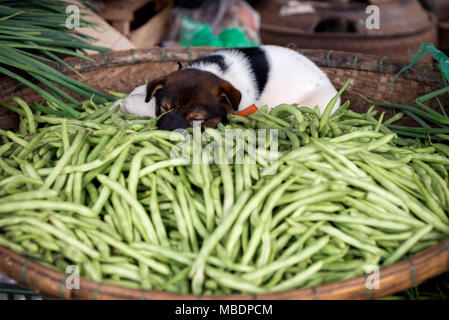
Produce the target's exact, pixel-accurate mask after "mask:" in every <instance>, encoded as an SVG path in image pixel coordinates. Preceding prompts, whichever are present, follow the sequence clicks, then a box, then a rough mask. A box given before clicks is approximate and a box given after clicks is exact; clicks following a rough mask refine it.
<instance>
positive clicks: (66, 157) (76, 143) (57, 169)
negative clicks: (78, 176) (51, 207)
mask: <svg viewBox="0 0 449 320" xmlns="http://www.w3.org/2000/svg"><path fill="white" fill-rule="evenodd" d="M84 135H85V130H80V131H79V133H78V135H77V136H76V138H75V140H74V141H73V143H72V145H71V146H70V148H69V149H68V150H67V152H66V153H64V156H63V157H62V158H61V159H60V160H59V161H58V163H57V164H56V166H55V167H54V169H53V170H52V171H51V172H50V173H49V175H48V176H47V178H46V179H45V181H44V185H43V186H42V188H43V189H45V188H50V187H51V185H52V184H53V183H54V182H55V180H56V178H57V176H58V175H59V174H60V173H61V172H62V169H63V168H64V166H65V165H66V164H67V163H68V162H69V161H70V159H71V157H72V156H73V154H74V153H75V152H76V151H77V150H78V149H79V148H80V146H81V143H82V140H83V139H84Z"/></svg>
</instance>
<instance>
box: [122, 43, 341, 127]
mask: <svg viewBox="0 0 449 320" xmlns="http://www.w3.org/2000/svg"><path fill="white" fill-rule="evenodd" d="M336 94H337V90H336V89H335V88H334V86H333V85H332V83H331V82H330V80H329V79H328V77H327V76H326V74H325V73H324V72H323V71H322V70H321V69H320V68H318V66H316V65H315V64H314V63H313V62H312V61H311V60H309V59H308V58H306V57H305V56H303V55H301V54H299V53H298V52H296V51H293V50H291V49H287V48H283V47H279V46H271V45H266V46H261V47H254V48H240V49H222V50H218V51H216V52H213V53H210V54H208V55H206V56H204V57H201V58H199V59H196V60H194V61H192V62H191V63H190V64H188V65H187V66H185V67H184V68H181V69H180V70H178V71H175V72H173V73H171V74H168V75H165V76H162V77H160V78H157V79H154V80H152V81H151V82H149V83H148V85H146V86H140V87H137V88H136V89H135V90H134V91H133V92H131V94H130V95H129V96H128V97H127V98H126V99H124V100H122V101H119V102H117V103H120V104H121V110H122V111H124V112H129V113H134V114H137V115H140V116H150V117H157V116H160V115H161V114H163V116H162V117H161V118H160V120H159V122H158V126H159V128H160V129H164V130H174V129H177V128H187V127H189V126H192V124H193V122H194V121H199V122H200V123H201V124H202V126H207V127H212V128H214V127H216V125H217V124H218V123H219V122H223V121H226V119H227V114H228V113H233V112H237V111H240V110H243V109H245V108H247V107H249V106H250V105H252V104H255V105H256V106H258V107H261V106H263V105H268V106H269V108H272V107H275V106H277V105H279V104H282V103H287V104H294V103H296V104H298V105H300V106H307V107H310V108H313V107H315V106H318V107H319V109H320V111H321V112H323V111H324V109H325V107H326V105H327V104H328V102H329V100H331V99H332V98H333V97H334V96H335V95H336ZM339 106H340V100H338V101H337V103H336V105H335V107H334V110H335V109H337V108H338V107H339Z"/></svg>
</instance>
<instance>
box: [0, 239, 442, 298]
mask: <svg viewBox="0 0 449 320" xmlns="http://www.w3.org/2000/svg"><path fill="white" fill-rule="evenodd" d="M0 257H1V259H0V271H2V272H3V273H4V274H5V275H6V276H8V277H10V278H12V279H13V280H15V281H16V282H17V283H18V284H19V285H21V286H24V287H27V288H29V289H31V290H33V291H35V292H36V293H37V294H42V295H43V296H44V297H45V296H48V297H51V298H60V299H94V300H97V299H120V298H121V299H124V298H125V299H134V300H137V299H143V300H154V299H157V300H191V299H194V300H228V299H232V300H273V299H280V300H290V299H305V300H321V299H323V300H329V299H330V300H336V299H342V298H341V297H340V295H341V294H343V293H345V292H346V296H347V298H348V299H350V300H353V299H375V298H380V297H383V296H387V295H389V294H393V293H395V292H397V291H401V290H405V289H407V288H410V287H414V286H417V285H419V284H420V283H422V282H424V281H425V280H428V279H430V278H432V277H435V276H437V275H439V274H441V273H443V272H445V271H448V270H449V237H447V238H445V239H443V240H441V241H440V242H439V243H437V244H435V245H433V246H431V247H429V248H427V249H425V250H423V251H421V252H418V253H416V254H414V255H413V256H411V257H410V258H408V259H405V260H401V261H399V262H396V263H395V264H393V265H390V266H387V267H384V268H381V269H380V270H379V279H380V282H381V285H380V288H379V289H373V288H368V286H367V281H368V280H369V279H368V277H367V275H362V276H358V277H353V278H350V279H347V280H343V281H336V282H330V283H326V284H322V285H319V286H316V287H310V288H300V289H292V290H287V291H280V292H273V293H270V292H268V293H262V294H246V293H242V294H232V295H212V296H196V295H193V294H181V293H174V292H166V291H158V290H143V289H134V288H128V287H124V286H119V285H112V284H107V283H101V282H96V281H93V280H88V279H86V278H83V277H80V290H70V289H68V288H67V287H66V286H65V281H66V279H67V276H68V275H67V274H66V273H64V272H62V271H58V270H55V269H51V268H49V267H47V266H44V265H43V264H41V263H39V262H37V261H33V260H32V258H27V257H25V256H23V255H21V254H19V253H16V252H14V251H12V250H10V249H7V248H5V247H2V246H0ZM429 265H430V266H431V268H430V270H428V272H425V271H426V270H427V269H429ZM17 271H19V272H17ZM405 274H407V276H406V277H405V279H403V280H406V281H402V283H399V284H398V286H392V285H391V283H390V282H389V281H388V280H387V281H386V284H384V285H382V282H383V281H384V280H383V279H391V278H392V279H399V278H404V275H405ZM398 275H402V276H401V277H399V276H398ZM43 278H46V279H47V280H49V281H50V283H51V284H52V286H51V288H43V287H42V286H41V285H39V284H40V283H41V282H42V279H43ZM393 282H395V281H393ZM396 282H397V281H396ZM393 284H395V283H393ZM382 286H383V287H384V288H382ZM47 289H49V291H46V290H47ZM78 291H81V292H78ZM338 297H340V298H338Z"/></svg>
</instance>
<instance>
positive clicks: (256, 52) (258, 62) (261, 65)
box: [235, 47, 270, 98]
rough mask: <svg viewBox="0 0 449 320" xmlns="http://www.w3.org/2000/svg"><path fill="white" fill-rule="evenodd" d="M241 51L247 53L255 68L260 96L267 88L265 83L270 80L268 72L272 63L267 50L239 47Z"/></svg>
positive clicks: (252, 66)
mask: <svg viewBox="0 0 449 320" xmlns="http://www.w3.org/2000/svg"><path fill="white" fill-rule="evenodd" d="M235 50H236V51H239V52H241V53H243V54H244V55H245V57H246V58H247V59H248V61H249V63H250V66H251V69H252V70H253V73H254V76H255V78H256V86H257V91H258V98H259V97H260V95H261V94H262V92H263V90H264V89H265V85H266V84H267V81H268V72H269V71H270V65H269V63H268V60H267V57H266V55H265V52H264V51H263V50H262V49H260V48H258V47H252V48H237V49H235Z"/></svg>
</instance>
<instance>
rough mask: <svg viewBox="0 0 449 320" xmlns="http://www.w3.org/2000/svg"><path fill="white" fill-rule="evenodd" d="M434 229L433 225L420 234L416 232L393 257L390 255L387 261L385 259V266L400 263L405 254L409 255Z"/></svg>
mask: <svg viewBox="0 0 449 320" xmlns="http://www.w3.org/2000/svg"><path fill="white" fill-rule="evenodd" d="M432 229H433V226H431V225H428V226H425V227H423V228H422V229H420V230H419V231H418V232H416V233H415V234H414V235H413V236H411V237H410V238H408V239H407V240H406V241H404V242H403V243H402V244H401V245H400V246H399V247H398V248H397V249H396V251H395V252H394V253H393V254H392V255H390V256H389V257H388V258H387V259H385V261H384V266H388V265H390V264H392V263H394V262H396V261H398V260H399V259H400V258H401V257H402V256H404V254H406V253H407V251H408V250H410V249H411V248H412V247H413V246H414V245H415V244H416V243H417V242H418V240H419V239H421V238H422V237H424V236H425V235H426V234H428V233H429V232H430V231H432Z"/></svg>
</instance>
